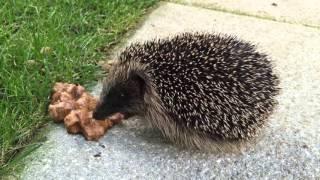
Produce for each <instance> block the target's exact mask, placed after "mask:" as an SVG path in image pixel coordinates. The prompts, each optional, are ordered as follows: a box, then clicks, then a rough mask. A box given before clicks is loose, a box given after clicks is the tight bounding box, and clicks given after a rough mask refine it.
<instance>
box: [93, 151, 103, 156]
mask: <svg viewBox="0 0 320 180" xmlns="http://www.w3.org/2000/svg"><path fill="white" fill-rule="evenodd" d="M93 157H101V152H98V153H97V154H95V155H93Z"/></svg>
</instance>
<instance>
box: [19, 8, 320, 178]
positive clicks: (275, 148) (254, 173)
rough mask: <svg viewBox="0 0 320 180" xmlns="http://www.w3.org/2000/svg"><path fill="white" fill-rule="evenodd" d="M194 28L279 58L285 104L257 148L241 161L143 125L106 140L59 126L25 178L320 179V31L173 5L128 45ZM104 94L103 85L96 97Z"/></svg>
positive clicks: (119, 129) (135, 123)
mask: <svg viewBox="0 0 320 180" xmlns="http://www.w3.org/2000/svg"><path fill="white" fill-rule="evenodd" d="M189 30H202V31H204V30H206V31H215V32H224V33H229V34H236V35H238V36H239V37H241V38H243V39H246V40H249V41H253V42H256V43H258V44H259V47H260V48H261V49H262V50H263V51H265V52H267V53H268V54H270V56H271V57H272V59H273V60H274V63H275V65H276V71H277V72H278V73H279V75H280V78H281V87H282V92H281V94H280V96H279V97H278V99H279V102H280V104H279V106H278V108H277V109H276V111H275V113H274V114H273V115H272V116H271V118H270V126H269V127H268V128H266V130H265V132H264V133H263V134H262V139H261V141H259V142H258V143H257V144H256V146H254V148H252V149H249V150H247V151H245V152H243V153H242V154H239V155H232V154H219V155H217V154H206V153H200V152H194V151H188V150H183V149H178V148H177V147H176V146H174V145H172V144H171V143H169V142H168V141H167V140H166V139H164V138H162V137H161V135H160V134H159V132H157V131H153V130H150V129H148V128H147V127H145V126H144V124H142V122H141V120H139V119H131V120H130V121H126V122H125V123H124V124H123V125H119V126H116V127H114V128H113V129H111V130H110V131H108V133H107V134H106V136H104V137H103V138H102V139H100V140H99V142H87V141H85V140H84V138H83V137H82V136H80V135H76V136H74V135H69V134H67V132H66V130H65V129H64V127H63V126H62V125H57V124H52V125H51V127H50V131H49V132H48V135H47V137H48V140H47V141H46V142H45V144H44V145H43V146H41V147H40V148H39V149H38V150H37V151H36V152H35V153H34V154H33V155H32V156H30V157H29V158H28V159H29V161H30V163H29V166H27V167H26V169H25V171H24V172H23V173H22V175H21V178H22V179H30V180H31V179H32V180H33V179H213V178H217V179H229V178H237V179H238V178H239V179H243V178H250V179H260V178H265V179H274V178H277V179H279V178H289V179H291V178H299V179H312V178H313V179H316V178H320V169H319V167H320V130H319V127H320V78H319V77H320V60H319V59H320V31H319V30H318V29H313V28H306V27H303V26H300V25H290V24H285V23H278V22H272V21H266V20H261V19H257V18H251V17H244V16H236V15H231V14H225V13H221V12H215V11H210V10H205V9H200V8H193V7H186V6H182V5H176V4H170V3H165V4H163V5H162V6H160V7H159V8H158V9H157V10H155V11H154V12H153V13H152V14H151V15H150V17H149V18H148V19H147V21H146V22H145V23H144V25H143V26H142V27H141V28H140V29H138V30H137V31H136V33H135V35H134V36H133V37H132V38H131V39H129V40H128V42H132V41H137V40H138V41H140V40H146V39H150V38H153V37H155V36H158V37H159V36H166V35H170V34H174V33H177V32H183V31H189ZM99 90H100V85H98V86H97V87H95V88H94V93H95V94H97V93H98V91H99Z"/></svg>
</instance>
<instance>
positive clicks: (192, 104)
mask: <svg viewBox="0 0 320 180" xmlns="http://www.w3.org/2000/svg"><path fill="white" fill-rule="evenodd" d="M120 57H121V58H120V60H121V62H122V63H130V61H138V62H139V63H141V64H144V65H146V66H147V69H146V72H145V73H146V74H147V75H148V76H149V77H150V80H151V81H152V84H154V88H155V90H156V92H157V93H158V94H159V97H160V98H161V101H162V104H163V106H164V108H165V109H166V111H167V113H168V114H169V115H170V117H171V119H172V121H176V124H179V125H181V126H182V127H184V128H188V129H192V130H195V131H197V132H199V133H205V134H207V135H209V136H212V137H215V138H222V139H239V138H241V139H242V138H249V137H253V136H255V135H256V132H257V130H258V129H260V128H261V127H263V125H264V124H265V121H266V119H267V117H268V115H269V114H270V112H271V111H272V110H273V107H274V105H275V104H276V101H275V100H274V96H275V95H276V94H277V93H278V88H277V85H278V79H277V77H276V76H275V75H274V74H273V72H272V66H271V63H270V61H269V59H268V57H267V56H266V55H265V54H262V53H259V52H257V51H256V47H255V46H254V45H252V44H250V43H248V42H244V41H242V40H239V39H237V38H235V37H232V36H225V35H215V34H200V33H199V34H198V33H196V34H192V33H184V34H180V35H176V36H174V37H172V38H168V39H161V40H152V41H148V42H145V43H143V44H139V43H137V44H133V45H131V46H129V47H128V48H127V49H126V50H125V51H123V52H122V54H121V56H120Z"/></svg>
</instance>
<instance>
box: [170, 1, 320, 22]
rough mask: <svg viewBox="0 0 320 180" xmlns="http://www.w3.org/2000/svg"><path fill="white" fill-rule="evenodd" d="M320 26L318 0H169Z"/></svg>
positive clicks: (319, 3) (319, 5) (319, 4)
mask: <svg viewBox="0 0 320 180" xmlns="http://www.w3.org/2000/svg"><path fill="white" fill-rule="evenodd" d="M169 1H171V2H179V3H182V4H187V5H193V6H201V7H206V8H212V9H219V10H223V11H231V12H234V13H239V14H248V15H253V16H260V17H264V18H269V19H275V20H278V21H286V22H291V23H299V24H305V25H309V26H314V27H317V28H320V1H318V0H303V1H301V0H290V1H288V0H260V1H256V0H237V1H234V0H222V1H221V0H169Z"/></svg>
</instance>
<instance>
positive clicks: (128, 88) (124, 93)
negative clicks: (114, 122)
mask: <svg viewBox="0 0 320 180" xmlns="http://www.w3.org/2000/svg"><path fill="white" fill-rule="evenodd" d="M144 86H145V84H144V81H143V79H142V78H140V77H139V76H138V75H133V76H130V77H129V79H128V80H126V81H124V82H119V83H117V84H114V85H112V87H109V88H106V89H108V90H105V91H103V92H102V94H101V97H100V102H99V103H98V105H97V107H96V109H95V111H94V113H93V118H94V119H97V120H104V119H106V118H108V117H110V116H112V115H114V114H116V113H121V114H122V115H123V116H124V118H125V119H127V118H129V117H131V116H134V115H137V114H140V113H142V112H143V107H144V106H143V104H144V103H143V97H144V89H145V87H144Z"/></svg>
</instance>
